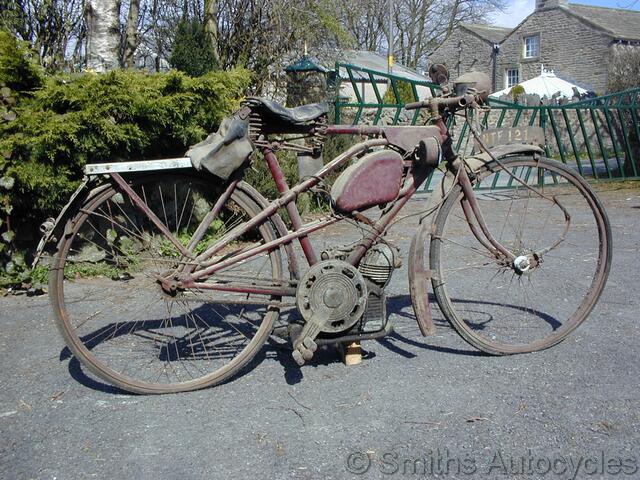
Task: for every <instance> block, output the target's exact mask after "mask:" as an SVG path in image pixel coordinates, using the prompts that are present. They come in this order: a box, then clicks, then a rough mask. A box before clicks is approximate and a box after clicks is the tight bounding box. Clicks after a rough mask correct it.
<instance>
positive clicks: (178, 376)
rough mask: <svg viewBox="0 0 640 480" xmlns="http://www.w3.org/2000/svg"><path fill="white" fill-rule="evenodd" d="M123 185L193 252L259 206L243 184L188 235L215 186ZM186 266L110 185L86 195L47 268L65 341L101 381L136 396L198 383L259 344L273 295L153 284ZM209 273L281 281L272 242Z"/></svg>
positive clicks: (263, 235) (273, 312) (217, 375)
mask: <svg viewBox="0 0 640 480" xmlns="http://www.w3.org/2000/svg"><path fill="white" fill-rule="evenodd" d="M131 187H132V188H133V190H134V191H135V192H136V193H137V194H138V196H139V197H140V198H141V199H143V201H144V203H145V206H146V207H147V208H148V209H149V210H150V211H151V212H153V213H154V214H155V215H156V217H157V218H159V219H160V221H161V222H162V224H163V225H164V227H165V228H166V230H169V231H170V232H171V233H172V234H173V236H174V237H176V238H177V239H178V240H179V241H180V242H181V243H182V245H183V246H184V247H185V248H187V249H189V250H190V251H192V252H194V253H196V254H197V253H200V252H202V251H204V250H205V249H206V246H207V245H208V244H210V243H212V242H214V241H215V240H216V239H218V238H221V237H222V236H223V235H225V233H226V232H228V231H229V230H230V229H232V228H233V227H235V226H236V225H240V224H242V223H243V222H246V221H248V220H249V219H251V218H253V217H254V216H255V215H257V213H258V212H259V211H260V210H261V208H260V207H259V204H258V202H257V201H256V200H255V199H254V198H252V194H251V192H250V191H244V190H245V189H243V186H242V183H241V184H239V186H238V187H237V188H236V189H235V190H234V192H233V193H232V195H231V197H230V198H229V199H228V200H227V201H226V202H225V203H224V205H223V207H222V208H221V210H220V211H219V214H218V215H217V217H216V218H215V219H211V221H210V222H209V223H208V227H207V228H206V230H205V231H204V233H203V234H202V235H198V236H199V237H200V241H196V238H194V232H196V230H197V228H198V225H199V224H200V223H201V221H202V220H203V219H205V218H209V217H208V216H207V214H208V212H210V211H211V210H212V208H213V205H214V204H215V203H216V200H217V199H218V198H219V195H220V192H221V190H220V188H219V186H216V184H215V183H212V182H210V181H207V180H206V179H205V178H203V177H202V176H196V175H191V174H185V173H176V174H165V175H153V176H149V177H143V178H139V179H136V180H134V181H132V182H131ZM206 224H207V222H205V223H203V225H206ZM276 237H277V232H276V230H275V229H274V227H273V225H272V224H271V222H270V221H267V222H265V223H264V224H262V225H261V226H258V227H254V228H253V229H250V230H249V231H248V232H247V233H246V234H245V235H243V236H242V237H240V238H239V239H238V240H236V241H234V242H233V243H231V244H229V246H228V247H226V249H227V250H228V251H229V252H231V251H234V250H242V249H243V248H249V247H251V246H254V245H258V244H264V243H266V242H269V241H271V240H274V239H275V238H276ZM227 250H225V252H223V253H224V254H227V253H228V252H227ZM188 264H189V260H188V259H186V258H185V257H184V256H183V255H182V254H181V253H180V251H179V249H178V248H177V246H176V245H175V244H173V243H172V242H171V241H170V240H169V239H168V238H167V236H165V234H164V233H163V231H161V230H160V229H159V228H157V227H156V226H155V225H154V224H153V223H152V222H151V221H150V219H149V216H148V215H147V214H146V213H145V212H144V211H143V210H142V209H140V208H138V207H137V206H136V205H134V203H133V202H132V201H131V199H130V198H129V197H128V196H127V195H126V194H125V193H123V192H121V191H120V190H119V188H118V187H116V186H113V187H110V188H107V189H105V190H103V191H102V192H100V193H98V194H97V195H96V196H94V197H92V198H90V199H89V200H87V201H86V203H85V204H84V205H83V206H82V207H81V208H80V209H79V211H78V212H77V213H76V214H75V215H73V216H72V217H71V218H70V220H69V222H68V224H67V226H66V228H65V237H64V238H63V239H62V240H61V241H60V243H59V246H58V251H57V254H56V255H55V257H54V261H53V265H52V270H51V275H50V297H51V302H52V305H53V310H54V314H55V319H56V323H57V326H58V328H59V330H60V332H61V333H62V336H63V337H64V339H65V341H66V343H67V345H68V347H69V349H70V350H71V351H72V352H73V354H74V355H75V356H76V357H77V358H78V359H79V360H80V361H81V362H82V363H83V364H84V365H85V366H86V367H87V368H88V369H89V370H90V371H91V372H93V373H94V374H95V375H97V376H98V377H100V378H102V379H103V380H106V381H107V382H109V383H111V384H113V385H116V386H117V387H120V388H122V389H124V390H128V391H131V392H136V393H169V392H179V391H187V390H195V389H198V388H203V387H207V386H211V385H214V384H217V383H220V382H222V381H224V380H225V379H227V378H229V377H230V376H232V375H234V374H235V373H237V372H238V371H239V370H240V369H241V368H242V367H243V366H245V365H246V364H247V363H248V362H249V361H250V360H251V359H252V358H253V357H254V356H255V354H256V353H257V352H258V351H259V349H260V348H261V346H262V345H263V344H264V342H265V341H266V339H267V337H268V335H269V333H270V332H271V329H272V327H273V324H274V322H275V320H276V319H277V317H278V312H279V310H278V307H277V302H278V300H279V298H277V297H273V296H265V295H262V296H260V295H255V294H246V293H233V292H213V291H211V290H203V289H196V288H191V289H185V290H183V291H178V292H173V293H171V292H167V291H165V290H164V289H163V288H162V286H161V284H160V282H159V281H158V280H159V279H161V278H163V277H166V276H167V275H168V273H167V272H176V271H179V270H180V269H182V268H185V267H186V266H187V265H188ZM216 275H218V276H219V278H220V279H222V280H220V281H225V279H234V278H238V279H245V280H244V281H245V282H247V281H251V282H258V281H264V282H267V283H269V284H271V283H273V282H276V283H275V284H278V283H279V282H282V281H283V279H282V255H281V252H280V250H279V249H275V250H272V251H270V252H265V253H262V254H257V255H255V256H253V257H251V258H250V259H248V260H246V261H244V262H240V263H239V264H235V265H233V266H230V267H228V268H226V269H223V270H221V271H219V272H217V274H216ZM247 279H248V280H247ZM211 280H212V281H215V280H216V279H215V278H212V279H211Z"/></svg>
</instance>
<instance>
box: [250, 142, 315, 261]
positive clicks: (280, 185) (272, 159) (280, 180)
mask: <svg viewBox="0 0 640 480" xmlns="http://www.w3.org/2000/svg"><path fill="white" fill-rule="evenodd" d="M262 153H263V154H264V158H265V160H266V161H267V165H268V166H269V170H271V175H272V176H273V180H274V181H275V183H276V188H277V189H278V192H280V195H283V194H285V193H287V192H289V185H288V184H287V180H286V179H285V177H284V173H283V171H282V168H281V167H280V162H278V157H276V155H275V154H274V153H273V150H271V149H270V148H269V147H265V148H264V149H263V152H262ZM285 208H286V209H287V213H288V214H289V218H290V219H291V225H292V226H293V230H294V231H298V230H300V229H301V228H302V218H301V217H300V212H298V206H297V204H296V201H295V199H294V200H293V201H291V202H289V203H287V205H286V206H285ZM298 241H299V242H300V246H301V247H302V251H303V252H304V256H305V257H306V258H307V262H308V263H309V265H314V264H315V263H316V262H317V261H318V259H317V257H316V253H315V251H314V250H313V246H312V245H311V240H309V237H308V236H307V235H302V236H301V237H300V238H298Z"/></svg>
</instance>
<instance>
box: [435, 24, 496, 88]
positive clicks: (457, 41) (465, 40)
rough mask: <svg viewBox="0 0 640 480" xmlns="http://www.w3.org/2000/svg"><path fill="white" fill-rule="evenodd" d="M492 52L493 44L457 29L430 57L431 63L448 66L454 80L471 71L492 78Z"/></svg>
mask: <svg viewBox="0 0 640 480" xmlns="http://www.w3.org/2000/svg"><path fill="white" fill-rule="evenodd" d="M492 51H493V44H491V43H489V42H487V41H486V40H483V39H481V38H480V37H478V36H477V35H474V34H473V33H471V32H469V31H467V30H465V29H463V28H457V29H456V30H454V32H453V33H452V34H451V36H450V37H449V38H448V39H446V40H445V41H444V42H442V44H441V45H440V46H439V47H438V48H437V49H436V50H434V52H433V53H432V54H431V55H430V56H429V62H430V63H432V64H434V63H442V64H444V65H446V67H447V68H448V69H449V73H450V74H451V79H452V80H455V79H456V78H457V77H459V76H460V75H462V74H464V73H466V72H470V71H478V72H484V73H486V74H487V75H489V78H491V74H492V69H493V57H492V56H491V53H492Z"/></svg>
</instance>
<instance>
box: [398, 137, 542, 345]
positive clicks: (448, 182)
mask: <svg viewBox="0 0 640 480" xmlns="http://www.w3.org/2000/svg"><path fill="white" fill-rule="evenodd" d="M534 154H538V155H543V154H544V150H542V149H541V148H540V147H538V146H536V145H501V146H498V147H496V148H493V149H491V150H490V153H489V152H483V153H481V154H478V155H474V156H473V157H468V158H466V159H465V164H466V166H467V167H468V168H469V169H470V170H471V171H472V172H477V171H479V170H480V169H481V168H482V167H484V166H485V165H487V164H488V163H491V161H492V160H493V159H494V158H497V159H500V158H504V157H508V156H511V155H534ZM454 181H455V173H454V172H452V171H447V173H446V174H445V175H444V176H443V177H442V181H441V182H440V183H439V184H438V185H437V186H436V187H435V188H434V189H433V192H431V195H430V196H429V199H428V201H427V206H426V209H425V211H427V212H429V211H431V210H432V209H433V210H434V212H433V215H432V216H431V221H429V220H428V219H427V218H428V217H427V218H424V219H422V220H421V221H420V226H419V227H418V231H417V232H416V234H415V235H414V237H413V240H412V242H411V248H410V249H409V291H410V294H411V303H412V305H413V311H414V312H415V315H416V321H417V322H418V327H420V332H421V333H422V335H424V336H425V337H426V336H427V335H433V334H434V333H435V332H436V327H435V324H434V323H433V318H432V315H431V307H430V305H429V283H430V281H431V279H432V278H433V276H434V275H435V273H434V272H433V270H431V269H430V267H431V266H430V265H429V268H427V267H425V247H426V246H427V244H428V242H429V240H430V239H429V237H430V235H431V233H432V231H433V228H434V226H435V224H434V222H435V219H436V217H437V213H438V212H437V210H438V207H439V206H440V205H441V204H442V202H443V201H444V199H445V198H446V196H447V194H448V193H449V191H450V190H451V187H453V184H454Z"/></svg>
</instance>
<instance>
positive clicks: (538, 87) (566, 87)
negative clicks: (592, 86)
mask: <svg viewBox="0 0 640 480" xmlns="http://www.w3.org/2000/svg"><path fill="white" fill-rule="evenodd" d="M541 70H542V71H541V72H540V75H538V76H537V77H535V78H532V79H531V80H527V81H526V82H522V83H520V84H519V85H521V86H522V88H524V91H525V93H528V94H535V95H540V97H548V98H551V97H552V96H553V95H554V94H556V93H558V92H560V94H559V96H561V97H567V98H571V97H573V96H574V90H573V88H574V87H575V88H577V89H578V93H580V94H583V93H587V91H586V90H585V89H584V88H582V87H579V86H578V85H574V84H573V83H570V82H567V81H566V80H563V79H561V78H560V77H557V76H556V74H555V73H553V70H550V71H549V70H545V69H544V66H543V67H542V69H541ZM511 88H512V87H509V88H505V89H503V90H500V91H498V92H494V93H492V94H491V95H489V96H490V97H496V98H497V97H501V96H502V95H507V94H508V93H509V91H510V90H511ZM556 96H558V95H556Z"/></svg>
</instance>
